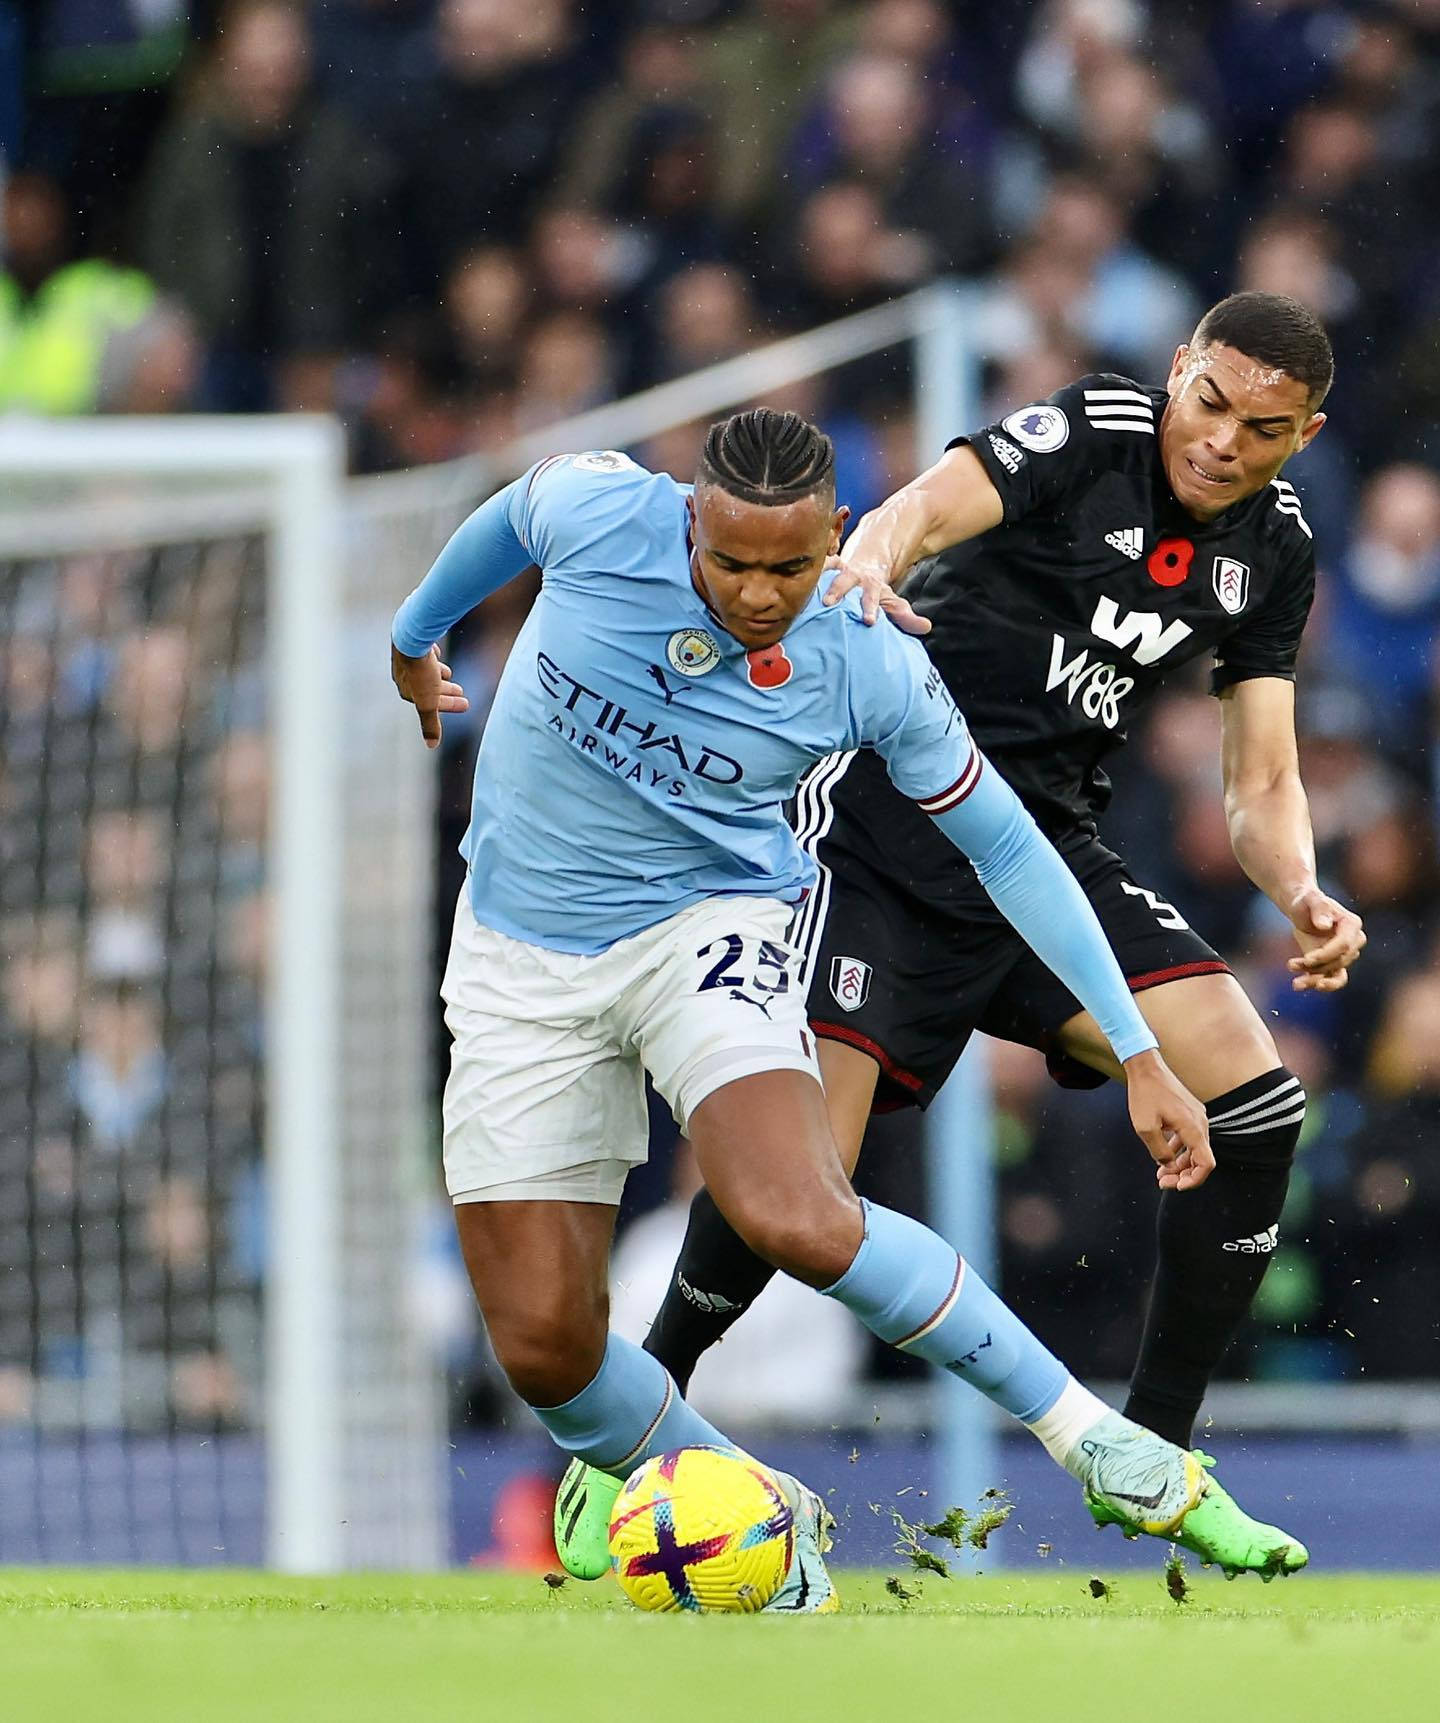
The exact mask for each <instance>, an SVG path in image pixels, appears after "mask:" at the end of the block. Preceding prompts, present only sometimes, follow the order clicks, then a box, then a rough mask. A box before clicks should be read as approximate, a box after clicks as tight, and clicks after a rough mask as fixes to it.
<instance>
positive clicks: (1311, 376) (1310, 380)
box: [1190, 293, 1335, 407]
mask: <svg viewBox="0 0 1440 1723" xmlns="http://www.w3.org/2000/svg"><path fill="white" fill-rule="evenodd" d="M1212 343H1223V344H1224V345H1225V346H1226V347H1233V348H1234V349H1235V351H1236V352H1237V353H1243V354H1244V355H1245V357H1246V358H1247V359H1258V360H1259V362H1260V363H1261V364H1262V365H1273V366H1275V367H1276V368H1277V369H1278V370H1281V371H1283V372H1284V373H1285V375H1286V376H1287V377H1293V378H1294V379H1295V381H1296V382H1297V383H1303V384H1304V385H1305V387H1306V389H1308V390H1309V392H1310V405H1311V406H1312V407H1318V406H1319V405H1320V403H1321V402H1322V401H1323V400H1324V399H1325V397H1326V395H1328V394H1329V392H1330V385H1331V384H1332V383H1333V382H1334V381H1335V355H1334V353H1332V352H1331V350H1330V337H1329V336H1328V335H1327V334H1326V333H1325V330H1324V327H1323V326H1322V324H1321V322H1320V319H1319V318H1318V317H1316V316H1315V315H1314V313H1313V312H1310V311H1307V310H1306V308H1305V307H1304V306H1303V305H1302V304H1301V303H1300V301H1299V300H1298V299H1291V298H1289V297H1288V296H1287V295H1286V294H1284V293H1232V294H1231V295H1230V297H1229V298H1228V299H1222V300H1221V301H1220V303H1219V304H1218V305H1212V306H1211V307H1210V309H1209V310H1208V311H1207V312H1206V313H1205V315H1204V316H1203V317H1202V318H1201V319H1200V321H1199V323H1198V324H1196V326H1195V333H1194V334H1193V335H1192V336H1191V337H1190V345H1191V346H1192V347H1205V346H1208V345H1210V344H1212Z"/></svg>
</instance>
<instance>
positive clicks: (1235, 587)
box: [1213, 556, 1250, 616]
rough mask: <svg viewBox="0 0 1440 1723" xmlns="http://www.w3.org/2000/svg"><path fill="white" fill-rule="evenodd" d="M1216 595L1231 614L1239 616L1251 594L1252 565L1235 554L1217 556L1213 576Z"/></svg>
mask: <svg viewBox="0 0 1440 1723" xmlns="http://www.w3.org/2000/svg"><path fill="white" fill-rule="evenodd" d="M1213 580H1214V586H1215V596H1216V598H1218V599H1219V600H1220V602H1221V604H1222V605H1224V607H1225V609H1226V610H1227V611H1228V612H1229V614H1230V615H1231V616H1238V615H1239V614H1240V612H1241V611H1242V610H1243V609H1244V608H1245V600H1246V599H1247V598H1249V596H1250V566H1249V564H1248V563H1244V562H1236V560H1235V558H1234V557H1233V556H1217V557H1216V558H1215V572H1214V576H1213Z"/></svg>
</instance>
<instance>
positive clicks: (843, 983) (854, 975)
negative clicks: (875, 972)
mask: <svg viewBox="0 0 1440 1723" xmlns="http://www.w3.org/2000/svg"><path fill="white" fill-rule="evenodd" d="M870 974H871V970H870V965H869V964H868V963H862V962H861V961H860V959H859V958H858V957H832V958H831V959H830V992H831V994H832V995H833V996H834V999H835V1003H836V1004H837V1005H838V1006H839V1007H840V1009H841V1010H842V1011H858V1010H859V1009H860V1007H861V1006H862V1005H863V1004H864V1003H865V1001H866V1000H867V999H868V998H869V997H870Z"/></svg>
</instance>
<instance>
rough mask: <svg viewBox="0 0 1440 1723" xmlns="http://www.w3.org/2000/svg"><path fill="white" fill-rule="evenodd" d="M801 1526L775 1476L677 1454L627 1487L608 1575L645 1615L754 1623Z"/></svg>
mask: <svg viewBox="0 0 1440 1723" xmlns="http://www.w3.org/2000/svg"><path fill="white" fill-rule="evenodd" d="M794 1548H795V1522H794V1516H793V1515H792V1514H791V1511H790V1504H789V1503H788V1502H787V1501H786V1500H785V1495H784V1492H783V1491H782V1490H781V1488H780V1485H779V1483H778V1482H777V1481H776V1479H775V1475H774V1474H773V1473H772V1472H769V1471H767V1470H766V1469H765V1467H764V1466H762V1465H760V1464H759V1462H758V1461H756V1460H752V1459H751V1458H750V1457H749V1456H748V1455H746V1454H739V1453H736V1452H734V1451H733V1450H732V1449H729V1448H698V1447H697V1448H676V1449H675V1450H674V1451H673V1452H672V1453H669V1454H661V1455H659V1456H658V1457H657V1458H655V1459H653V1460H647V1461H646V1462H645V1464H644V1465H643V1466H640V1467H639V1468H638V1469H637V1470H635V1471H634V1472H632V1473H631V1474H630V1476H629V1477H628V1478H627V1479H626V1480H625V1486H624V1488H623V1489H622V1490H621V1491H620V1494H619V1495H618V1496H616V1498H615V1505H614V1507H613V1508H612V1509H611V1511H610V1566H611V1568H612V1569H613V1570H614V1574H615V1577H616V1579H617V1580H619V1582H620V1589H621V1590H622V1591H623V1592H624V1593H625V1595H626V1597H628V1598H629V1599H630V1601H631V1602H632V1603H634V1604H638V1605H639V1606H640V1608H641V1609H650V1610H671V1609H692V1610H698V1611H701V1612H708V1613H725V1614H736V1613H741V1614H752V1613H753V1612H754V1611H755V1610H757V1609H764V1607H765V1605H766V1604H767V1603H769V1601H770V1599H771V1598H772V1597H774V1595H775V1593H776V1592H777V1591H779V1589H780V1587H781V1586H782V1585H783V1584H784V1582H785V1575H786V1574H787V1573H788V1572H789V1571H790V1557H791V1554H792V1552H793V1551H794Z"/></svg>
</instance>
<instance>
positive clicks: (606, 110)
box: [552, 22, 702, 213]
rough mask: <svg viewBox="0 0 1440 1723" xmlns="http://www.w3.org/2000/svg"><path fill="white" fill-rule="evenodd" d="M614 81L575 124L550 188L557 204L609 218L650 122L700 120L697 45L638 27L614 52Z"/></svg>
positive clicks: (655, 27) (669, 32)
mask: <svg viewBox="0 0 1440 1723" xmlns="http://www.w3.org/2000/svg"><path fill="white" fill-rule="evenodd" d="M619 74H620V75H619V77H618V78H617V79H616V80H615V82H614V83H613V84H611V85H610V86H609V87H608V88H604V89H600V90H598V91H596V92H595V93H594V94H593V95H591V96H590V98H589V100H588V101H587V102H586V103H585V104H584V106H583V107H582V108H581V109H580V112H579V114H578V116H577V118H576V120H575V124H574V128H573V130H572V132H571V134H570V141H569V147H568V148H567V150H566V152H565V158H564V160H563V162H562V163H561V164H560V166H559V167H558V168H557V170H556V173H555V178H554V182H553V187H552V190H553V191H554V192H555V194H556V195H557V196H558V197H559V199H560V201H562V202H564V203H569V204H575V205H578V206H580V207H582V208H587V209H597V210H605V211H608V212H610V213H614V212H615V211H616V210H617V208H618V205H619V201H620V196H621V183H622V181H623V179H624V176H625V170H626V164H627V163H629V162H632V161H633V160H634V159H635V157H636V153H637V149H638V147H639V144H638V140H639V139H640V138H641V136H642V135H643V134H644V132H645V130H646V128H647V126H648V125H650V124H651V123H652V122H653V119H654V117H655V116H656V115H657V114H663V113H672V114H673V113H684V112H687V111H688V112H692V113H695V114H696V115H697V116H698V115H699V113H700V112H701V110H700V108H699V105H698V104H699V95H698V92H699V87H700V83H701V77H702V68H701V64H700V44H699V41H698V38H697V37H696V36H695V34H694V32H693V31H690V30H686V29H683V28H681V27H679V26H676V25H670V24H664V23H658V22H657V23H652V24H643V25H642V26H641V27H640V28H639V29H637V30H636V31H635V33H634V34H633V35H632V36H630V37H629V38H628V40H627V41H626V42H625V44H624V47H623V48H622V51H621V61H620V68H619Z"/></svg>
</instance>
